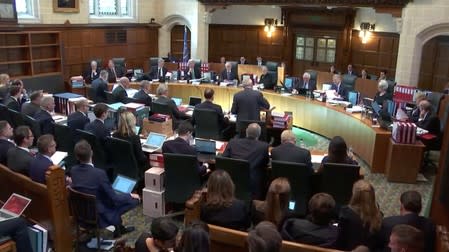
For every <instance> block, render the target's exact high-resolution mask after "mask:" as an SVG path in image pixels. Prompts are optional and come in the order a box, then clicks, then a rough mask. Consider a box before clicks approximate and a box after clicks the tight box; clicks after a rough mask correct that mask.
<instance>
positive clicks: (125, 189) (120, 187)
mask: <svg viewBox="0 0 449 252" xmlns="http://www.w3.org/2000/svg"><path fill="white" fill-rule="evenodd" d="M136 183H137V181H136V180H134V179H132V178H128V177H126V176H123V175H121V174H118V175H117V177H116V178H115V180H114V183H113V184H112V188H113V189H114V191H116V192H118V193H126V194H129V193H131V192H132V191H133V189H134V187H135V186H136Z"/></svg>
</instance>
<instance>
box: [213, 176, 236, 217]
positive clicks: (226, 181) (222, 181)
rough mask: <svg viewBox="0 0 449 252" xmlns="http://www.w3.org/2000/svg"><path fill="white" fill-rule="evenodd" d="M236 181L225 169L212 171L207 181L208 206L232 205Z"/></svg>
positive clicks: (222, 206) (221, 206)
mask: <svg viewBox="0 0 449 252" xmlns="http://www.w3.org/2000/svg"><path fill="white" fill-rule="evenodd" d="M234 189H235V186H234V182H232V179H231V176H229V174H228V173H227V172H226V171H224V170H216V171H214V172H212V173H211V174H210V176H209V180H208V181H207V200H206V206H207V207H211V208H217V209H218V208H224V207H230V206H231V205H232V201H234Z"/></svg>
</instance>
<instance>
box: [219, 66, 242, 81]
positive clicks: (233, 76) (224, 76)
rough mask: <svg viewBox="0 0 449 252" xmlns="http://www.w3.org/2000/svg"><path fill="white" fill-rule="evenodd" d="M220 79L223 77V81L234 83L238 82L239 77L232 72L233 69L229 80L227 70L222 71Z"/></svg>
mask: <svg viewBox="0 0 449 252" xmlns="http://www.w3.org/2000/svg"><path fill="white" fill-rule="evenodd" d="M220 77H221V80H222V81H224V80H230V81H232V80H238V79H239V77H238V76H237V73H236V72H235V71H234V70H232V69H231V72H229V78H228V71H227V70H226V68H225V69H224V70H223V71H221V76H220Z"/></svg>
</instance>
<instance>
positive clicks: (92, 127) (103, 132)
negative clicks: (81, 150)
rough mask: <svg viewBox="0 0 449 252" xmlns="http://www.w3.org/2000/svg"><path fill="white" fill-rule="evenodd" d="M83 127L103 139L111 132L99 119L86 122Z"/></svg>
mask: <svg viewBox="0 0 449 252" xmlns="http://www.w3.org/2000/svg"><path fill="white" fill-rule="evenodd" d="M84 129H85V130H86V131H89V132H90V133H92V134H94V135H95V136H97V138H99V139H103V140H104V139H106V137H108V136H110V134H111V133H110V132H109V130H108V128H107V127H106V126H105V125H104V123H103V122H102V121H100V120H99V119H95V120H94V121H92V122H90V123H88V124H86V126H85V127H84Z"/></svg>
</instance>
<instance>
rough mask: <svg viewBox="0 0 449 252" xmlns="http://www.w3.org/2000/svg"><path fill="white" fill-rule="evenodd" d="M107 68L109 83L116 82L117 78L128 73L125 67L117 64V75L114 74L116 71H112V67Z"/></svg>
mask: <svg viewBox="0 0 449 252" xmlns="http://www.w3.org/2000/svg"><path fill="white" fill-rule="evenodd" d="M106 70H107V71H108V82H109V83H116V82H117V79H118V78H121V77H123V76H125V73H126V71H125V69H124V68H123V67H120V66H115V73H116V74H117V75H115V74H114V72H113V71H112V69H111V68H107V69H106Z"/></svg>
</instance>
